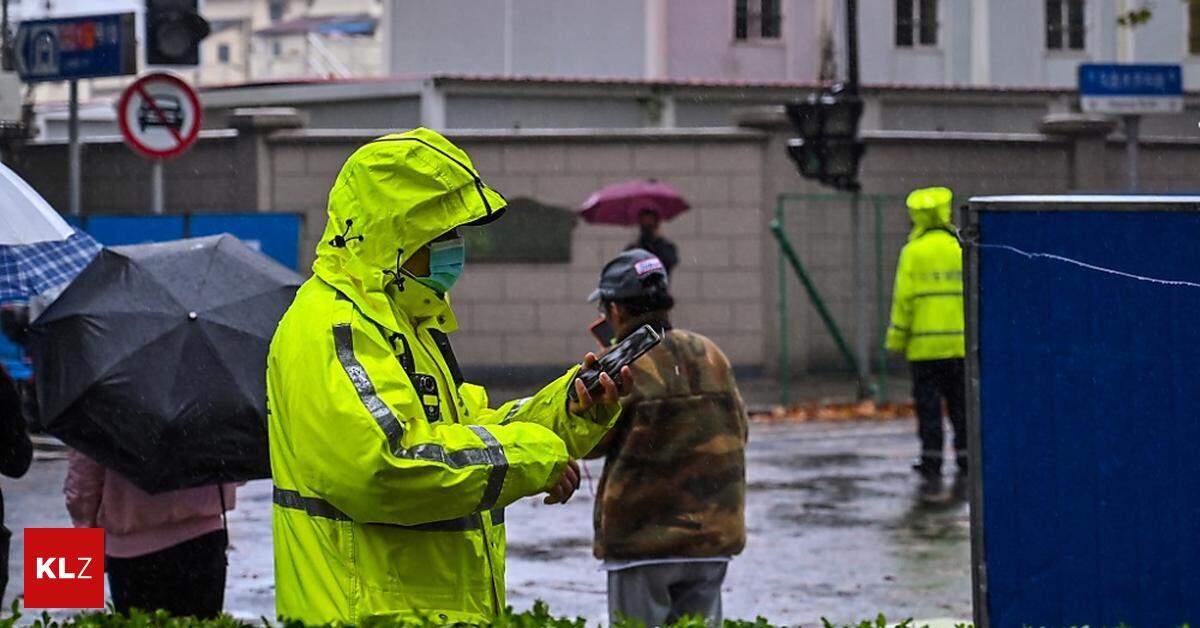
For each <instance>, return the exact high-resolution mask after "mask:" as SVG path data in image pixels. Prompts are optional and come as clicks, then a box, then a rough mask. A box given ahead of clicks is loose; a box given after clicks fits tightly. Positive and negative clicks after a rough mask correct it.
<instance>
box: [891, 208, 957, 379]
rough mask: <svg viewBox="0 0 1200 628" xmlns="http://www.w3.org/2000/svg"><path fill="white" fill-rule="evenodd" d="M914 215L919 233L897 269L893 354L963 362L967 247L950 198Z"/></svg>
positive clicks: (911, 239) (911, 238) (915, 230)
mask: <svg viewBox="0 0 1200 628" xmlns="http://www.w3.org/2000/svg"><path fill="white" fill-rule="evenodd" d="M947 193H948V191H947ZM915 194H916V193H914V195H915ZM909 212H910V214H911V215H912V218H913V225H914V227H913V231H912V233H911V234H910V235H909V241H908V243H907V244H905V245H904V249H903V250H901V251H900V261H899V263H898V264H897V267H896V285H895V289H894V290H893V292H892V322H891V325H890V326H889V327H888V331H887V348H888V349H889V350H891V351H904V352H905V356H906V357H907V358H908V359H909V360H912V361H921V360H941V359H947V358H961V357H963V356H964V355H965V353H966V352H965V343H964V335H963V330H964V327H963V280H962V247H961V246H960V245H959V243H958V238H957V237H956V236H955V235H954V234H953V232H952V231H951V229H952V228H953V227H952V225H951V224H950V201H949V198H946V200H945V202H944V203H938V205H937V206H936V207H916V208H914V207H911V206H910V209H909Z"/></svg>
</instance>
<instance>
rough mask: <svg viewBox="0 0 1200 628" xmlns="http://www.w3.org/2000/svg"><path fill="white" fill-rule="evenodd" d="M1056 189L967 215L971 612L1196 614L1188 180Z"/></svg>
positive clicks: (1088, 621) (1116, 617)
mask: <svg viewBox="0 0 1200 628" xmlns="http://www.w3.org/2000/svg"><path fill="white" fill-rule="evenodd" d="M1070 198H1071V199H1073V200H1066V201H1064V200H1063V199H1062V198H1058V199H1055V198H1054V197H1047V198H1043V199H1040V200H1039V199H1036V198H1033V197H1025V198H1016V197H1012V198H1007V199H1006V198H1005V197H992V198H984V199H972V206H971V212H970V213H969V214H968V218H967V223H968V229H967V233H968V238H969V239H971V238H973V239H977V244H976V245H969V246H968V247H967V251H968V260H967V261H968V264H967V268H968V286H969V288H968V290H969V292H968V311H969V312H970V313H969V314H968V317H969V321H968V322H969V327H971V328H972V329H971V331H970V341H971V342H972V344H975V343H977V349H976V350H974V351H973V352H972V354H973V355H972V356H969V360H970V363H969V365H968V369H969V371H970V374H971V375H972V377H973V378H974V377H977V378H978V381H977V382H976V383H972V384H971V385H970V386H969V387H970V388H971V391H970V392H974V393H976V394H977V396H975V397H974V398H973V399H969V404H968V405H970V406H971V412H970V414H971V422H972V430H973V436H974V437H975V438H974V440H975V441H976V442H973V443H972V448H973V453H974V454H975V456H974V457H976V458H977V460H976V461H973V473H977V475H976V478H977V480H978V481H979V482H980V484H977V486H976V489H977V490H976V495H975V496H974V498H973V504H972V505H973V509H974V510H975V512H974V513H973V524H974V526H973V527H974V529H973V530H972V535H973V543H974V544H975V546H974V547H973V550H974V551H973V555H974V559H975V561H976V574H977V575H978V576H981V577H980V578H979V580H977V581H976V587H975V591H976V599H975V603H976V620H977V622H979V623H980V624H981V625H982V626H1002V627H1008V626H1083V625H1092V626H1105V625H1107V626H1116V625H1119V624H1126V625H1132V626H1179V625H1182V624H1185V623H1188V622H1191V623H1192V624H1193V625H1194V624H1195V623H1196V622H1198V621H1200V568H1198V567H1197V558H1200V455H1198V453H1197V445H1200V418H1198V417H1200V414H1198V411H1200V385H1198V384H1197V381H1196V379H1197V367H1196V363H1197V358H1198V357H1200V324H1197V322H1196V320H1197V313H1200V246H1197V244H1196V243H1197V242H1200V198H1195V197H1190V198H1188V197H1180V198H1169V197H1142V198H1140V199H1139V198H1137V197H1134V200H1129V201H1128V202H1127V203H1126V202H1121V201H1117V200H1112V199H1111V198H1110V199H1107V200H1104V199H1100V198H1099V197H1070ZM1009 247H1013V248H1009ZM1014 248H1015V249H1019V251H1018V250H1014ZM1030 254H1033V255H1030ZM971 319H974V320H971ZM980 472H981V473H980ZM980 489H981V490H980ZM980 524H982V529H979V528H980ZM984 584H986V586H983V585H984Z"/></svg>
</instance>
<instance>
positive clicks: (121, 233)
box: [83, 216, 185, 246]
mask: <svg viewBox="0 0 1200 628" xmlns="http://www.w3.org/2000/svg"><path fill="white" fill-rule="evenodd" d="M184 220H185V218H184V217H183V216H88V217H87V218H86V219H85V221H84V223H83V230H84V231H87V232H88V234H89V235H91V236H92V237H93V238H96V241H98V242H100V243H101V244H103V245H105V246H118V245H121V244H142V243H145V242H162V241H163V240H178V239H179V238H182V237H184V233H185V232H184Z"/></svg>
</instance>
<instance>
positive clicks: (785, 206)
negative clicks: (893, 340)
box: [771, 193, 904, 405]
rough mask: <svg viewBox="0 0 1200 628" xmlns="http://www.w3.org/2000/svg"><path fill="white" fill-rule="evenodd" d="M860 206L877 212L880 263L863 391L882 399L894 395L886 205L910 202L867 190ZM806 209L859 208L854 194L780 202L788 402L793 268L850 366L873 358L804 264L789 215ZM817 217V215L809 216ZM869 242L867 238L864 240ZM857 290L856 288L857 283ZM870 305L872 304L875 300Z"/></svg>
mask: <svg viewBox="0 0 1200 628" xmlns="http://www.w3.org/2000/svg"><path fill="white" fill-rule="evenodd" d="M858 203H859V205H858V211H862V212H864V213H865V212H866V211H870V212H871V213H872V214H873V220H872V221H871V222H872V225H873V229H871V231H872V232H873V233H871V234H870V239H871V240H873V246H870V245H867V246H870V249H869V250H870V251H871V252H872V255H871V257H872V258H873V260H872V262H873V264H872V265H873V267H874V273H873V274H874V284H875V290H874V295H873V296H874V298H873V299H870V300H871V301H874V304H873V309H874V316H873V317H870V316H868V317H866V319H867V320H870V319H871V318H873V319H874V324H873V326H874V327H875V329H874V333H873V334H872V337H873V341H874V345H873V346H872V347H871V349H872V350H873V351H874V352H875V354H876V356H877V357H876V360H875V363H874V369H873V372H871V373H869V379H870V380H871V381H869V382H860V386H859V388H860V392H863V393H865V392H867V391H870V392H871V393H873V394H874V395H875V396H876V398H877V399H878V400H886V399H887V398H888V391H887V375H888V358H887V354H886V353H885V352H884V351H883V349H882V347H883V342H884V337H885V335H886V333H887V324H888V316H889V311H888V310H889V306H890V304H889V303H888V302H887V294H888V292H887V286H888V285H889V283H890V281H889V280H890V278H889V277H886V276H885V274H884V238H885V237H886V234H885V233H884V219H883V210H884V207H885V206H887V207H899V208H903V207H904V197H903V196H896V195H886V194H861V195H859V198H858ZM800 211H829V212H839V211H840V212H846V213H847V215H849V214H850V212H853V211H855V199H854V196H853V195H851V194H828V193H827V194H783V195H780V196H779V198H778V200H777V203H776V206H775V219H774V220H773V221H772V222H771V235H772V236H773V237H774V238H775V241H776V243H777V245H778V246H779V251H780V256H779V268H778V275H779V277H778V281H779V285H778V291H779V295H778V296H779V300H778V308H779V364H778V367H779V381H780V397H781V399H780V401H781V403H783V404H785V405H786V404H788V403H790V402H791V380H792V374H793V372H792V364H791V360H792V355H791V344H792V343H791V338H792V334H793V331H792V329H791V318H792V316H791V314H792V312H791V311H790V308H791V305H790V304H789V301H788V296H787V295H788V291H787V287H788V284H789V283H790V282H791V281H792V279H791V277H790V276H789V272H788V269H789V268H790V269H791V273H792V274H794V275H795V277H796V279H798V280H799V281H800V284H801V286H802V287H803V288H804V293H805V295H806V296H807V298H808V302H809V303H810V304H811V305H812V307H813V308H814V309H815V310H816V312H817V315H818V316H819V317H820V319H821V322H822V323H823V325H824V327H825V330H826V331H827V332H828V333H829V335H830V337H831V338H833V341H834V344H835V345H836V346H837V349H838V353H839V354H840V355H841V358H842V360H843V361H844V362H845V364H846V366H847V368H848V369H849V370H850V371H851V372H854V373H856V374H857V373H858V372H859V364H860V360H870V355H866V356H858V355H856V353H855V351H854V350H853V349H852V348H851V346H850V343H848V342H847V340H846V336H845V334H844V333H843V332H842V327H841V326H840V325H839V324H838V321H837V320H836V318H835V317H834V315H833V314H832V312H831V311H830V308H829V306H828V305H827V302H826V299H825V298H824V297H823V296H822V295H821V293H820V290H819V289H818V287H817V285H816V283H815V282H814V281H813V277H812V273H810V272H809V271H808V269H807V268H806V267H805V266H804V263H803V262H802V261H801V258H800V255H799V254H798V253H797V251H796V248H795V245H794V244H793V238H791V237H789V234H788V230H787V227H788V225H789V223H793V224H794V222H795V221H794V219H793V220H791V221H789V220H788V217H789V214H796V213H797V212H800ZM808 218H810V219H811V218H812V216H808ZM865 218H866V217H865V216H864V215H862V214H860V216H859V219H860V220H863V219H865ZM862 244H864V245H866V243H862ZM863 255H864V256H866V255H867V251H866V250H864V251H863ZM852 289H853V288H852ZM867 307H872V306H871V305H870V304H868V305H867Z"/></svg>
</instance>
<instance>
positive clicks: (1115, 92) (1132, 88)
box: [1079, 63, 1183, 115]
mask: <svg viewBox="0 0 1200 628" xmlns="http://www.w3.org/2000/svg"><path fill="white" fill-rule="evenodd" d="M1079 102H1080V106H1081V108H1082V109H1083V110H1084V111H1086V112H1089V113H1116V114H1125V115H1136V114H1142V113H1172V112H1178V111H1182V110H1183V73H1182V71H1181V70H1180V67H1179V66H1178V65H1165V64H1153V65H1152V64H1098V63H1084V64H1080V66H1079Z"/></svg>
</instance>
